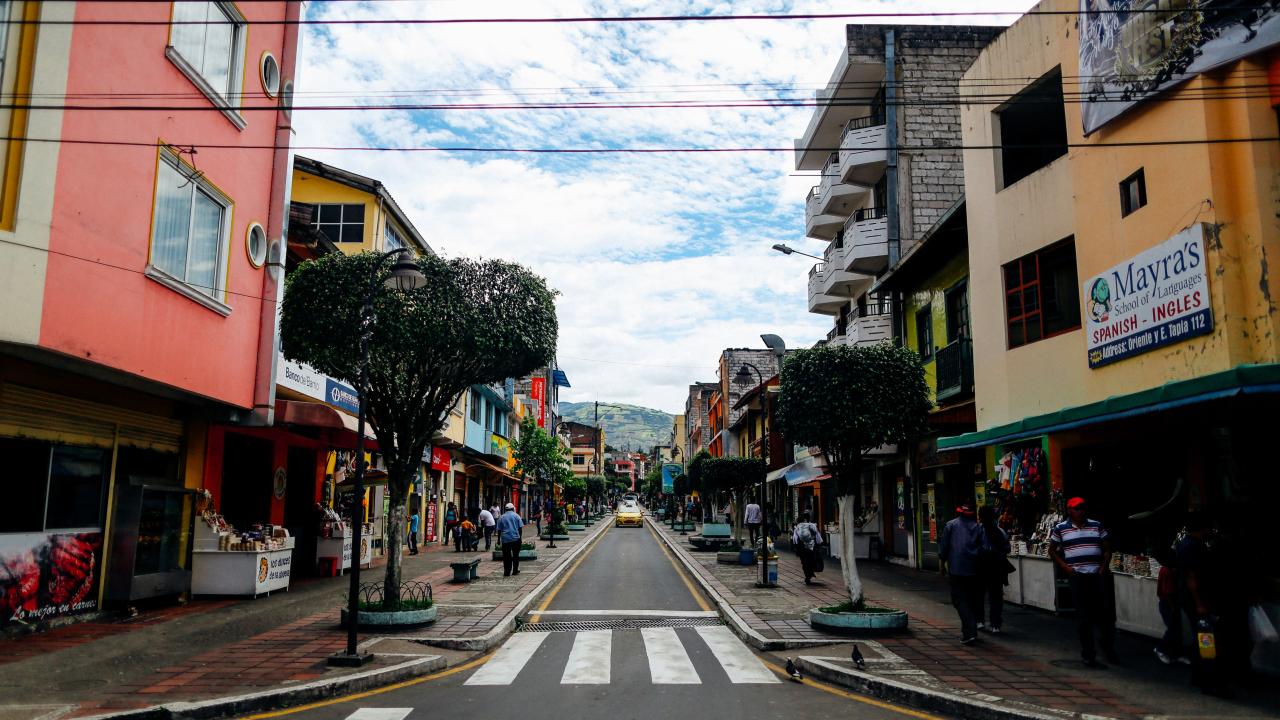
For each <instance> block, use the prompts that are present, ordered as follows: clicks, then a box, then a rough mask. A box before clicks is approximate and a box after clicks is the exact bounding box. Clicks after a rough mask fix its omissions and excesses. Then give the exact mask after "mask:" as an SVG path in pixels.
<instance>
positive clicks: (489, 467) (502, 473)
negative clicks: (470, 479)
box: [467, 458, 523, 482]
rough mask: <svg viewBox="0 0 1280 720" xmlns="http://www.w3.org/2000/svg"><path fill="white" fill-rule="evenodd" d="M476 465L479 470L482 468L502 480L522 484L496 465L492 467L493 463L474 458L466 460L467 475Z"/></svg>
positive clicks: (518, 479)
mask: <svg viewBox="0 0 1280 720" xmlns="http://www.w3.org/2000/svg"><path fill="white" fill-rule="evenodd" d="M476 465H478V466H480V467H481V468H484V469H485V470H487V471H489V472H491V473H494V474H496V475H500V476H502V478H503V479H505V480H512V481H514V482H523V481H522V480H521V479H520V478H518V477H516V476H515V475H512V474H511V473H510V472H508V471H507V470H504V469H503V468H500V467H498V466H497V465H494V464H493V463H490V462H485V461H484V460H479V459H476V458H467V472H468V473H470V472H471V468H472V467H473V466H476Z"/></svg>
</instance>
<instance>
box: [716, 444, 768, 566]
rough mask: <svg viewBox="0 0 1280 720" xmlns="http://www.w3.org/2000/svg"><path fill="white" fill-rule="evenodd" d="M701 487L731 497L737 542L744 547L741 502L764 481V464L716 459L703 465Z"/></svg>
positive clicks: (739, 459) (752, 461)
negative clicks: (747, 493) (712, 489)
mask: <svg viewBox="0 0 1280 720" xmlns="http://www.w3.org/2000/svg"><path fill="white" fill-rule="evenodd" d="M701 471H702V484H703V485H704V486H705V487H710V488H714V489H715V491H716V492H717V493H721V492H723V493H726V494H728V495H729V505H730V512H732V513H733V518H734V521H733V533H734V540H735V541H737V543H738V545H739V546H741V545H742V525H743V522H742V512H743V509H744V508H745V507H746V504H745V503H743V502H742V499H743V497H744V496H745V495H746V492H747V491H748V490H750V489H751V488H753V487H757V486H759V485H760V483H761V481H763V480H764V463H763V462H762V461H760V460H758V459H757V458H745V457H713V458H708V459H706V460H704V461H703V462H702V467H701Z"/></svg>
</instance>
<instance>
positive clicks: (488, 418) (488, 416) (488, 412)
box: [484, 402, 498, 432]
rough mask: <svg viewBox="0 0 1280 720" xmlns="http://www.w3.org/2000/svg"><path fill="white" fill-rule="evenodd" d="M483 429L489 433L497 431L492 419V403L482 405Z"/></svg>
mask: <svg viewBox="0 0 1280 720" xmlns="http://www.w3.org/2000/svg"><path fill="white" fill-rule="evenodd" d="M484 428H485V430H488V431H489V432H494V431H495V430H497V429H498V426H497V425H496V424H495V422H494V419H493V403H491V402H486V403H485V404H484Z"/></svg>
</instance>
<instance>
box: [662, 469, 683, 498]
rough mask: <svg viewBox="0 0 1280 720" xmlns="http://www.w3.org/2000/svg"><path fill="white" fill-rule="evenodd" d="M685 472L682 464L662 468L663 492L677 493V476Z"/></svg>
mask: <svg viewBox="0 0 1280 720" xmlns="http://www.w3.org/2000/svg"><path fill="white" fill-rule="evenodd" d="M683 470H684V468H683V467H682V466H681V465H680V463H666V464H665V465H663V466H662V492H664V493H671V492H675V489H676V476H677V475H679V474H680V473H681V471H683Z"/></svg>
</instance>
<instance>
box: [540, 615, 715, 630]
mask: <svg viewBox="0 0 1280 720" xmlns="http://www.w3.org/2000/svg"><path fill="white" fill-rule="evenodd" d="M719 624H720V620H718V619H717V618H624V619H619V620H582V621H579V622H551V623H524V624H522V625H521V626H520V628H519V630H517V631H516V632H580V631H584V630H640V629H643V628H685V627H711V626H714V625H719Z"/></svg>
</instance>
